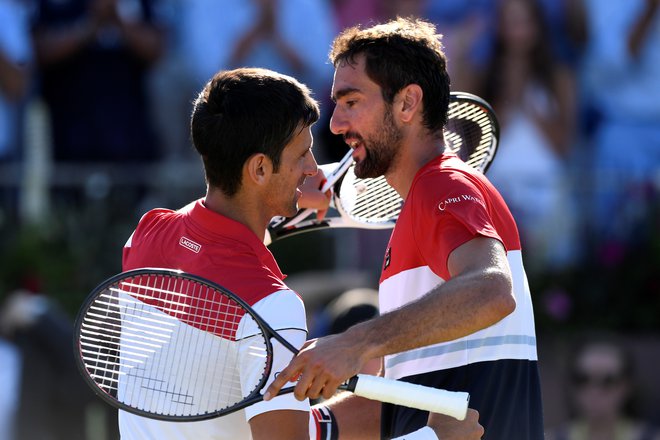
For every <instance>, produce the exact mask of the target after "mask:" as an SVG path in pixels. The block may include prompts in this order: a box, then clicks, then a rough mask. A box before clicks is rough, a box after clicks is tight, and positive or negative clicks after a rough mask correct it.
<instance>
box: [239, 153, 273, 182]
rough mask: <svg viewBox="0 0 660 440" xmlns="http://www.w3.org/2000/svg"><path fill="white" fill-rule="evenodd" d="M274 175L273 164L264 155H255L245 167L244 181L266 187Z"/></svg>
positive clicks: (247, 161)
mask: <svg viewBox="0 0 660 440" xmlns="http://www.w3.org/2000/svg"><path fill="white" fill-rule="evenodd" d="M272 174H273V162H272V161H271V160H270V158H269V157H268V156H266V155H265V154H263V153H255V154H253V155H252V156H250V157H249V158H248V160H246V161H245V165H243V181H249V182H251V183H253V184H255V185H260V186H261V185H265V184H266V183H268V181H269V180H270V176H271V175H272Z"/></svg>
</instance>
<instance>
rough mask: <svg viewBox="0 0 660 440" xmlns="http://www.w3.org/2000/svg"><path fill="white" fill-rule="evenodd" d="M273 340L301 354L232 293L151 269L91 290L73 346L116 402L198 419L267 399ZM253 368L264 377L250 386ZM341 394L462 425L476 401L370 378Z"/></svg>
mask: <svg viewBox="0 0 660 440" xmlns="http://www.w3.org/2000/svg"><path fill="white" fill-rule="evenodd" d="M271 338H274V339H276V340H277V341H278V342H280V343H281V344H282V345H283V346H284V347H286V348H287V349H289V350H290V351H291V352H292V353H294V354H295V353H297V351H298V350H297V349H296V348H295V347H294V346H292V345H291V344H290V343H289V342H287V341H286V340H285V339H284V338H283V337H282V336H281V335H280V334H278V333H277V332H276V331H274V330H273V329H272V328H271V327H270V326H269V325H268V324H266V322H264V320H263V319H262V318H260V317H259V315H257V314H256V313H255V312H254V311H253V310H252V308H250V306H249V305H248V304H247V303H245V302H244V301H243V300H241V299H240V298H239V297H237V296H236V295H234V294H233V293H232V292H230V291H228V290H227V289H225V288H223V287H221V286H219V285H217V284H215V283H213V282H211V281H208V280H205V279H203V278H200V277H198V276H195V275H190V274H186V273H183V272H180V271H175V270H169V269H152V268H146V269H136V270H131V271H127V272H123V273H120V274H118V275H115V276H113V277H111V278H109V279H108V280H106V281H104V282H103V283H101V284H100V285H99V286H97V287H96V288H95V289H94V290H93V291H92V292H91V293H90V295H89V296H88V297H87V299H86V300H85V302H84V304H83V305H82V307H81V309H80V312H79V313H78V316H77V318H76V321H75V337H74V348H75V357H76V360H77V364H78V366H79V369H80V371H81V372H82V375H83V376H84V378H85V381H86V382H87V383H88V384H89V385H90V386H91V387H92V389H93V390H94V391H95V392H96V394H98V395H99V396H100V397H101V398H102V399H103V400H105V401H106V402H107V403H109V404H110V405H112V406H114V407H116V408H118V409H123V410H126V411H128V412H131V413H133V414H137V415H140V416H144V417H149V418H153V419H158V420H167V421H195V420H205V419H209V418H213V417H218V416H223V415H226V414H229V413H231V412H234V411H237V410H239V409H242V408H245V407H247V406H249V405H252V404H254V403H256V402H259V401H261V400H262V394H261V390H262V388H264V386H265V385H266V383H267V380H268V377H269V376H270V373H271V366H272V361H273V346H272V342H271ZM255 363H256V366H257V367H258V368H256V369H255V368H254V366H255ZM246 365H250V366H251V367H250V371H252V372H254V371H261V375H260V377H257V376H255V375H254V374H252V375H251V376H250V380H245V378H244V377H242V376H241V372H242V371H245V370H246V369H245V368H244V367H245V366H246ZM341 389H343V390H347V391H352V392H353V393H355V394H357V395H360V396H363V397H366V398H369V399H375V400H380V401H383V402H389V403H394V404H398V405H404V406H409V407H414V408H418V409H422V410H426V411H433V412H437V413H443V414H446V415H450V416H453V417H455V418H457V419H459V420H462V419H464V418H465V415H466V413H467V405H468V400H469V394H468V393H464V392H451V391H446V390H440V389H435V388H430V387H424V386H420V385H415V384H410V383H405V382H399V381H396V380H391V379H385V378H382V377H375V376H368V375H358V376H355V377H353V378H351V379H350V380H348V381H347V382H346V383H345V384H344V385H343V386H342V387H341ZM291 391H293V387H287V388H283V389H282V390H281V392H280V393H287V392H291Z"/></svg>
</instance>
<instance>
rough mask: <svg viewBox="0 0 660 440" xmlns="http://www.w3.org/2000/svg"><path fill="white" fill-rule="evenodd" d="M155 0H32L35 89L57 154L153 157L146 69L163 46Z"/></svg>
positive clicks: (66, 158)
mask: <svg viewBox="0 0 660 440" xmlns="http://www.w3.org/2000/svg"><path fill="white" fill-rule="evenodd" d="M157 7H158V0H75V1H66V2H63V1H58V0H36V15H35V19H34V28H33V34H34V42H35V51H36V56H37V60H38V62H39V67H40V75H39V76H40V80H41V81H40V93H41V96H42V97H43V99H44V101H45V102H46V104H47V106H48V109H49V113H50V120H51V126H52V139H53V157H54V159H55V161H87V162H95V161H98V162H108V161H110V162H113V161H116V162H143V161H152V160H154V159H155V158H157V156H158V145H157V142H156V137H155V134H154V130H153V129H152V127H151V125H150V124H151V118H150V116H149V112H148V102H147V96H146V84H145V80H146V74H147V72H148V70H149V67H150V66H151V65H152V64H153V63H154V62H155V61H156V60H157V59H158V58H159V56H160V55H161V52H162V49H163V41H164V40H163V37H164V30H163V29H162V28H161V27H160V26H159V17H158V14H157Z"/></svg>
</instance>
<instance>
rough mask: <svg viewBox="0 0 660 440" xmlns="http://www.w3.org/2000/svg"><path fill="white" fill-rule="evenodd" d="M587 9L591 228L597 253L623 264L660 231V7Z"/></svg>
mask: <svg viewBox="0 0 660 440" xmlns="http://www.w3.org/2000/svg"><path fill="white" fill-rule="evenodd" d="M584 4H585V8H586V11H587V19H588V29H589V37H588V42H587V46H586V49H585V59H584V63H583V65H582V69H581V73H582V78H581V79H582V86H583V90H584V102H585V104H587V106H588V107H587V109H586V110H585V114H587V115H588V116H589V118H588V120H587V123H588V124H587V126H586V128H587V129H588V131H587V133H586V134H587V136H588V137H587V142H588V143H589V145H590V149H589V150H588V151H587V152H585V154H586V155H587V158H586V160H587V161H588V163H590V164H592V165H593V182H592V184H591V185H590V188H593V202H594V205H593V212H592V213H591V216H590V219H589V220H590V225H589V226H590V229H591V230H592V231H593V232H594V238H595V244H596V250H597V251H604V250H608V252H603V253H602V255H605V256H606V257H608V258H609V257H615V260H614V261H609V264H616V263H618V262H619V260H618V259H619V258H620V257H621V256H622V255H625V254H629V253H630V251H631V246H634V245H640V244H642V243H644V242H647V241H648V237H649V234H650V233H653V232H654V229H656V228H657V226H655V225H652V224H650V221H649V214H650V212H651V211H650V207H651V206H652V205H653V204H655V206H656V207H657V206H658V203H659V200H658V195H659V194H660V191H659V183H658V181H659V176H660V11H659V9H660V8H659V6H660V1H658V0H629V1H625V2H602V1H598V0H584ZM610 251H612V252H610ZM599 253H600V252H599Z"/></svg>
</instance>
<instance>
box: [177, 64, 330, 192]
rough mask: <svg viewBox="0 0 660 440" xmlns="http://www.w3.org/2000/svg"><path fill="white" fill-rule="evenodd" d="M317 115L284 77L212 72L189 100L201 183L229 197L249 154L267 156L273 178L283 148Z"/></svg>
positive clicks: (304, 92) (307, 97) (300, 89)
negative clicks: (202, 176)
mask: <svg viewBox="0 0 660 440" xmlns="http://www.w3.org/2000/svg"><path fill="white" fill-rule="evenodd" d="M319 115H320V113H319V106H318V103H317V102H316V100H314V99H313V98H312V97H311V91H310V90H309V88H307V86H305V85H304V84H301V83H300V82H298V81H297V80H296V79H294V78H292V77H290V76H287V75H283V74H280V73H277V72H273V71H271V70H267V69H259V68H240V69H235V70H228V71H220V72H218V73H217V74H215V75H214V76H213V78H212V79H211V80H210V81H209V82H208V83H207V84H206V86H204V88H203V89H202V91H201V92H200V94H199V96H198V97H197V99H196V100H195V103H194V106H193V112H192V117H191V122H190V128H191V133H192V142H193V145H194V146H195V149H196V150H197V152H199V154H200V155H201V156H202V159H203V162H204V172H205V174H206V181H207V183H208V184H209V185H212V186H215V187H218V188H220V189H221V190H222V191H223V192H224V193H225V194H227V195H228V196H230V197H231V196H233V195H235V194H236V192H237V191H238V189H239V188H240V185H241V173H242V168H243V164H244V163H245V161H246V160H247V159H248V158H249V157H250V156H252V155H253V154H255V153H263V154H265V155H266V156H268V157H269V158H270V159H271V160H272V162H273V167H274V169H275V171H276V172H277V171H278V169H279V163H280V156H281V154H282V151H283V150H284V147H285V146H286V145H287V144H288V143H289V142H290V141H291V139H292V138H293V137H294V136H295V135H296V134H297V133H299V132H300V130H302V129H304V128H306V127H309V126H311V125H312V124H314V123H315V122H316V121H318V119H319Z"/></svg>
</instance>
